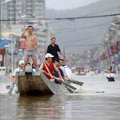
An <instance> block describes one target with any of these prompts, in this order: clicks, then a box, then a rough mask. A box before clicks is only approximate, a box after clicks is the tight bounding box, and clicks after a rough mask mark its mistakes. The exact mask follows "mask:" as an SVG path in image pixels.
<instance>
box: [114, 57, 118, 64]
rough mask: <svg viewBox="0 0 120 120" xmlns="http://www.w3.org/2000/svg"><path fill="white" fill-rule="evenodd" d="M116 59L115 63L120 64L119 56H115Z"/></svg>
mask: <svg viewBox="0 0 120 120" xmlns="http://www.w3.org/2000/svg"><path fill="white" fill-rule="evenodd" d="M114 61H115V65H118V64H119V59H118V57H115V58H114Z"/></svg>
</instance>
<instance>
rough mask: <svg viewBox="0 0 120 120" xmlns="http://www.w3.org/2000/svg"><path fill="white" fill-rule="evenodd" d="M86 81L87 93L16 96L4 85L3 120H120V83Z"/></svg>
mask: <svg viewBox="0 0 120 120" xmlns="http://www.w3.org/2000/svg"><path fill="white" fill-rule="evenodd" d="M79 78H80V77H79ZM79 78H78V79H79ZM76 79H77V78H76ZM80 79H81V80H82V79H83V77H81V78H80ZM83 80H84V86H82V89H84V91H86V93H75V94H68V93H67V94H65V95H52V96H19V94H13V96H12V97H10V96H9V95H8V94H7V92H8V91H7V90H5V89H4V87H5V86H4V85H5V84H7V83H4V82H2V83H1V85H0V86H1V87H0V120H120V94H119V93H120V91H119V88H120V82H119V81H118V82H117V81H116V82H115V83H108V82H107V81H106V79H103V78H100V77H99V78H97V77H96V78H95V77H94V78H93V77H91V78H90V77H89V79H88V78H87V77H85V79H83ZM83 80H82V81H83ZM1 90H2V92H1ZM96 90H99V91H104V93H99V92H97V93H96V92H95V91H96ZM87 91H89V92H87Z"/></svg>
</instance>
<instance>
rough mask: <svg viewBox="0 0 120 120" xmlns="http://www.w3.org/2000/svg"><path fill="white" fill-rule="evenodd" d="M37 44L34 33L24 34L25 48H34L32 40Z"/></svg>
mask: <svg viewBox="0 0 120 120" xmlns="http://www.w3.org/2000/svg"><path fill="white" fill-rule="evenodd" d="M32 41H33V42H34V43H35V45H36V46H37V36H36V35H31V36H29V35H26V36H25V43H26V50H36V47H35V46H34V44H33V42H32Z"/></svg>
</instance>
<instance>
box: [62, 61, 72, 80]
mask: <svg viewBox="0 0 120 120" xmlns="http://www.w3.org/2000/svg"><path fill="white" fill-rule="evenodd" d="M60 68H61V69H62V71H63V73H64V76H65V78H66V79H67V80H68V81H70V80H71V79H72V71H71V69H70V68H69V67H68V66H67V65H64V60H63V59H60Z"/></svg>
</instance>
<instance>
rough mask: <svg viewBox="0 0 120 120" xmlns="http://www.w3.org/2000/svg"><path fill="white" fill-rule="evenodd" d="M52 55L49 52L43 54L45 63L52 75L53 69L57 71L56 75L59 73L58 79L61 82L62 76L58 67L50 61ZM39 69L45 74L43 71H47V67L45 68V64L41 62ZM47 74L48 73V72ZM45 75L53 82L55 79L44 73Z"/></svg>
mask: <svg viewBox="0 0 120 120" xmlns="http://www.w3.org/2000/svg"><path fill="white" fill-rule="evenodd" d="M53 57H54V56H53V55H51V54H50V53H47V54H46V55H45V59H46V62H45V64H46V66H47V67H48V69H49V71H50V73H51V75H52V76H54V70H55V71H56V72H57V73H58V75H59V80H60V81H61V82H62V76H61V74H60V71H59V69H58V68H57V67H56V66H55V64H54V63H53V62H52V58H53ZM39 71H40V72H43V73H44V74H45V72H46V73H48V71H47V69H46V67H45V65H44V64H43V63H42V64H41V66H40V69H39ZM48 74H49V73H48ZM45 76H46V77H47V78H48V79H49V80H50V81H51V82H55V80H54V79H52V78H51V77H50V76H49V75H47V74H45Z"/></svg>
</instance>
